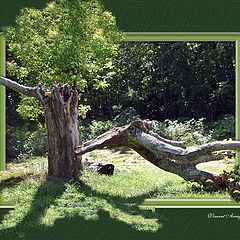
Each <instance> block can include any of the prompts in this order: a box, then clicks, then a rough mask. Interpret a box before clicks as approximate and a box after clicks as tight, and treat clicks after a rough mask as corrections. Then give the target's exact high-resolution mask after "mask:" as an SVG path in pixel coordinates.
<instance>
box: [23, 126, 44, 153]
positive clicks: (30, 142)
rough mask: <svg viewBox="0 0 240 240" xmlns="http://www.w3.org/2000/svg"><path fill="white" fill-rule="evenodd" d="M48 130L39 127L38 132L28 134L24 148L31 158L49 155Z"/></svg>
mask: <svg viewBox="0 0 240 240" xmlns="http://www.w3.org/2000/svg"><path fill="white" fill-rule="evenodd" d="M47 147H48V144H47V130H46V128H45V127H43V126H41V125H39V128H38V130H37V131H34V132H30V133H29V132H28V133H27V138H26V140H25V144H24V148H25V150H26V153H27V154H28V155H31V156H44V155H46V153H47Z"/></svg>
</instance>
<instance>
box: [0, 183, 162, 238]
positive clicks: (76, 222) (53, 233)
mask: <svg viewBox="0 0 240 240" xmlns="http://www.w3.org/2000/svg"><path fill="white" fill-rule="evenodd" d="M66 183H69V182H64V181H46V182H44V183H43V184H42V185H40V186H39V187H38V189H37V191H36V193H35V195H34V198H33V201H32V202H31V205H30V207H29V210H27V212H26V215H25V216H24V217H23V218H21V219H19V221H18V223H16V225H15V226H12V227H10V228H6V229H3V230H1V231H0V239H4V240H7V239H11V240H13V239H31V240H32V239H34V240H35V239H54V240H55V239H56V240H59V239H80V237H82V239H100V238H101V237H102V238H103V239H114V238H116V236H115V234H118V235H119V234H120V235H119V236H121V238H119V239H127V235H131V236H133V235H134V236H136V237H138V239H147V238H148V237H149V236H155V235H156V233H152V232H143V231H138V230H137V229H134V228H132V226H131V224H129V223H126V222H125V221H122V220H120V221H119V220H118V219H117V217H116V218H115V217H113V216H111V213H110V214H109V213H108V212H106V211H105V210H103V209H104V208H103V209H101V208H99V209H97V215H98V220H86V219H85V218H84V216H79V215H78V214H74V215H71V216H68V215H66V216H64V218H63V219H60V220H59V219H58V220H56V221H55V223H54V224H53V225H52V226H46V225H43V224H42V223H41V220H42V218H43V217H44V216H45V214H46V212H47V210H48V209H50V207H51V206H53V205H56V202H55V200H56V199H58V198H60V197H61V196H62V195H63V193H64V191H65V190H66ZM70 184H73V183H70ZM76 184H77V188H78V191H79V192H80V193H83V194H84V195H85V196H86V197H89V198H100V199H104V200H105V201H106V203H107V204H108V205H109V206H111V207H112V208H114V209H117V210H119V211H121V212H123V213H125V214H127V215H131V216H133V217H134V216H135V215H136V216H141V217H142V218H145V219H151V218H153V217H155V218H156V215H154V213H152V212H151V211H145V210H142V209H140V208H139V207H138V205H139V204H140V203H142V202H143V201H144V199H145V198H146V197H147V195H148V194H143V195H140V196H136V197H130V198H127V197H121V196H111V195H110V194H107V193H99V192H97V191H95V190H93V189H92V188H91V187H89V186H88V185H87V184H86V183H84V182H82V181H80V182H77V183H74V186H76ZM17 207H21V206H17ZM12 214H13V215H12V216H14V211H13V212H12ZM8 218H11V214H9V215H8ZM159 224H160V223H159ZM123 232H124V233H125V235H124V236H125V238H123ZM126 234H127V235H126ZM143 237H144V238H143ZM151 239H152V238H151Z"/></svg>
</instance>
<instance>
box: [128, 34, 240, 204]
mask: <svg viewBox="0 0 240 240" xmlns="http://www.w3.org/2000/svg"><path fill="white" fill-rule="evenodd" d="M124 40H125V41H133V42H134V41H234V42H235V44H236V70H235V71H236V84H235V87H236V90H235V101H236V108H235V116H236V126H235V129H236V140H240V123H239V121H240V104H238V102H239V101H240V89H239V88H240V84H239V83H240V58H239V56H240V54H239V51H240V33H223V32H222V33H197V32H196V33H189V32H186V33H184V32H181V33H176V32H173V33H171V32H166V33H162V32H160V33H156V32H152V33H150V32H125V34H124ZM234 165H235V170H236V171H239V166H240V152H236V160H235V164H234ZM140 207H141V208H145V209H148V208H240V204H239V203H237V202H235V201H233V200H231V199H146V200H145V201H144V203H143V204H141V205H140Z"/></svg>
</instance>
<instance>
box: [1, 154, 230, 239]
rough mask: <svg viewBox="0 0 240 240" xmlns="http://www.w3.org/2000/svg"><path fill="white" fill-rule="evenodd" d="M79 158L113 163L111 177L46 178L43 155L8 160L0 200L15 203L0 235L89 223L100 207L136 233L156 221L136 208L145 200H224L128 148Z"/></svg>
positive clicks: (217, 167) (216, 165) (216, 167)
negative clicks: (194, 187) (68, 221)
mask: <svg viewBox="0 0 240 240" xmlns="http://www.w3.org/2000/svg"><path fill="white" fill-rule="evenodd" d="M84 157H85V158H88V160H89V161H94V162H102V161H103V162H110V163H113V164H114V165H115V172H114V175H113V176H104V175H98V174H94V173H90V172H84V173H83V174H82V175H81V177H80V179H79V182H71V181H68V182H66V181H46V173H47V159H46V158H43V157H35V158H29V159H27V160H25V161H23V162H19V163H9V164H8V166H7V171H5V172H2V173H0V180H1V182H0V191H1V194H2V198H3V199H4V200H7V201H10V202H12V203H13V204H14V205H15V206H16V207H15V209H14V210H11V211H10V212H9V213H7V214H6V215H5V216H4V219H3V221H2V222H1V224H0V239H15V238H14V237H16V236H17V237H19V238H22V237H24V236H25V234H26V233H27V232H28V231H29V228H34V227H37V226H40V227H44V226H45V227H46V226H47V227H52V226H54V224H55V223H56V221H59V219H65V218H74V217H79V218H80V219H83V220H84V221H90V222H92V221H93V222H94V221H97V220H98V219H99V216H100V215H101V214H100V212H102V211H104V212H105V213H108V215H109V218H111V219H112V220H114V221H117V222H121V223H124V224H127V225H128V226H130V227H131V228H133V229H135V230H137V231H150V232H155V231H157V230H158V229H160V228H161V223H160V222H159V221H158V220H157V219H155V215H154V213H153V212H150V211H144V210H142V209H140V208H139V207H138V205H140V204H141V203H143V201H144V200H145V199H146V198H229V196H228V194H227V193H226V192H215V193H207V192H204V191H199V192H194V191H192V190H191V184H189V183H186V182H185V181H183V179H182V178H180V177H179V176H177V175H174V174H171V173H168V172H165V171H163V170H161V169H159V168H157V167H155V166H153V165H152V164H151V163H149V162H147V161H146V160H144V159H143V158H141V157H140V156H139V155H137V154H136V153H135V152H133V151H128V150H125V149H118V150H115V151H114V150H111V151H110V150H101V151H94V152H91V153H88V154H86V155H85V156H84ZM231 167H232V166H231V164H225V162H224V161H218V162H210V163H206V164H201V165H200V166H199V168H201V169H203V170H206V171H211V172H214V173H220V172H221V171H222V170H223V169H229V168H231ZM2 237H4V238H2Z"/></svg>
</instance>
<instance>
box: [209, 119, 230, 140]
mask: <svg viewBox="0 0 240 240" xmlns="http://www.w3.org/2000/svg"><path fill="white" fill-rule="evenodd" d="M212 138H213V139H214V140H223V139H229V138H233V139H234V138H235V118H234V116H232V115H225V116H224V117H223V118H222V119H220V120H218V121H217V122H215V123H214V124H213V130H212Z"/></svg>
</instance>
